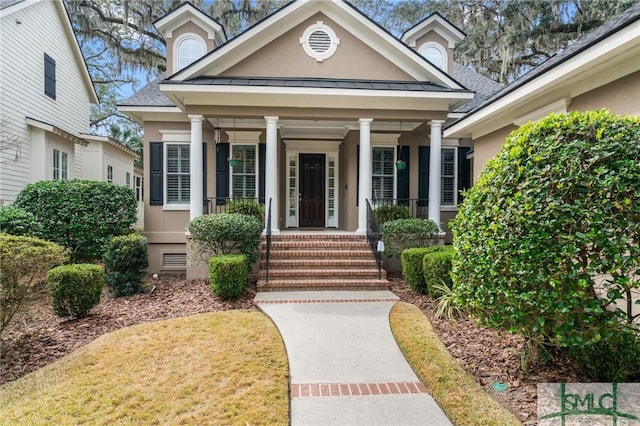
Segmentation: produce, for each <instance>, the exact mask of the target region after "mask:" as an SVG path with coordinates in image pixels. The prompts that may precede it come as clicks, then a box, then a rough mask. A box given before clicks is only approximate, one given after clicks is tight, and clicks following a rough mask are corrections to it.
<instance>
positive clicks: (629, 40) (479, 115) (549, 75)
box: [443, 24, 640, 138]
mask: <svg viewBox="0 0 640 426" xmlns="http://www.w3.org/2000/svg"><path fill="white" fill-rule="evenodd" d="M638 39H640V26H639V25H637V24H633V25H629V26H627V27H626V28H623V29H622V30H621V31H619V32H617V33H616V34H614V35H612V36H610V37H608V38H607V39H605V40H602V41H601V42H599V43H598V44H596V45H594V46H591V47H589V48H588V49H586V50H584V51H582V52H580V53H578V54H576V55H575V56H573V57H571V58H569V59H567V60H565V61H564V62H562V63H560V64H558V65H556V66H555V67H553V68H551V69H549V70H547V71H546V72H545V73H543V74H541V75H539V76H537V77H536V78H534V79H533V80H531V81H529V82H527V83H525V84H524V85H523V86H521V87H518V88H517V89H515V90H514V91H512V92H510V93H508V94H507V95H505V96H503V97H502V98H500V99H498V100H496V101H494V102H492V103H490V104H489V105H487V106H486V107H484V108H482V109H480V110H478V111H476V112H475V113H473V114H472V115H470V116H467V117H466V118H463V119H462V120H460V121H459V122H457V123H455V124H454V125H452V126H451V127H449V128H447V129H445V130H444V132H443V136H444V137H462V136H468V135H472V136H473V138H478V137H481V136H484V135H486V134H488V133H491V132H492V131H495V130H497V129H500V128H502V127H504V126H507V125H508V124H510V123H512V122H513V121H514V119H515V118H516V117H509V116H508V114H509V113H510V108H511V107H512V106H513V105H514V104H516V103H520V104H523V103H525V102H526V101H527V99H528V98H532V97H534V96H535V97H540V96H542V95H543V94H551V92H552V91H557V90H558V86H559V85H561V84H564V85H567V86H568V85H571V84H572V83H573V82H572V79H573V78H575V77H576V76H579V75H580V74H582V73H584V72H586V71H588V70H589V69H591V68H592V67H594V66H595V65H596V64H598V63H600V62H603V61H607V60H608V59H609V58H611V56H615V55H616V54H617V53H619V52H624V51H625V50H627V49H631V48H634V47H637V46H638ZM499 116H501V118H502V120H501V121H497V120H495V119H494V121H495V124H494V125H493V126H492V127H490V128H489V127H487V128H485V130H484V131H483V132H482V134H479V133H474V132H473V129H474V127H475V126H477V125H478V124H483V125H484V124H486V123H487V121H488V120H491V118H492V117H499Z"/></svg>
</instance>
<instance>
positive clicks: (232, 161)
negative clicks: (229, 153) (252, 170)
mask: <svg viewBox="0 0 640 426" xmlns="http://www.w3.org/2000/svg"><path fill="white" fill-rule="evenodd" d="M229 165H230V166H231V167H238V166H239V165H240V160H238V159H237V158H231V159H229Z"/></svg>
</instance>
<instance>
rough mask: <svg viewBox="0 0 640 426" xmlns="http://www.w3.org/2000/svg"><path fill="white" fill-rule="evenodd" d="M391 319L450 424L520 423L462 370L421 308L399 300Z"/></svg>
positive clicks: (399, 340) (404, 348) (408, 355)
mask: <svg viewBox="0 0 640 426" xmlns="http://www.w3.org/2000/svg"><path fill="white" fill-rule="evenodd" d="M390 322H391V329H392V330H393V334H394V336H395V338H396V341H397V342H398V345H399V346H400V349H402V353H404V356H405V357H406V358H407V360H408V361H409V364H410V365H411V367H412V368H413V370H414V371H415V372H416V374H417V375H418V377H419V378H420V380H421V381H422V382H423V383H424V384H425V385H426V386H427V387H428V388H429V391H430V392H431V395H432V396H433V398H434V399H435V400H436V401H437V403H438V405H439V406H440V407H441V408H442V409H443V410H444V412H445V413H446V414H447V417H449V419H450V420H451V422H452V423H453V424H455V425H457V426H463V425H469V426H475V425H486V426H490V425H496V426H497V425H520V424H521V423H520V421H519V420H518V419H517V417H515V416H514V415H513V414H511V413H510V412H508V411H507V410H506V409H505V408H504V407H503V406H502V405H500V404H499V403H498V402H497V401H495V400H494V399H492V398H491V397H490V396H489V395H488V394H487V393H486V392H485V391H484V390H483V389H482V388H481V387H480V386H478V384H477V383H476V382H475V381H474V380H473V378H472V377H471V376H470V375H469V374H467V373H466V372H465V371H464V369H463V368H462V367H461V366H460V364H459V363H458V361H456V359H455V358H454V357H453V356H451V354H450V353H449V352H448V351H447V349H446V348H445V347H444V344H443V343H442V341H441V340H440V338H439V337H438V335H437V334H436V333H435V331H434V330H433V328H432V327H431V323H430V322H429V320H428V319H427V317H425V316H424V314H423V313H422V312H421V311H420V309H418V308H417V307H415V306H414V305H410V304H408V303H403V302H398V303H396V304H395V306H394V307H393V309H392V310H391V315H390Z"/></svg>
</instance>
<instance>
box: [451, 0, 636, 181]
mask: <svg viewBox="0 0 640 426" xmlns="http://www.w3.org/2000/svg"><path fill="white" fill-rule="evenodd" d="M601 108H606V109H608V110H609V111H610V112H612V113H614V114H620V115H636V116H637V115H640V3H636V4H635V5H633V6H631V7H630V8H628V9H627V10H625V11H624V12H622V13H621V14H619V15H618V16H616V17H614V18H612V19H611V20H609V21H608V22H606V23H605V24H604V25H602V26H601V27H600V28H598V29H596V30H594V31H593V32H591V33H589V34H587V35H585V36H584V37H582V38H581V39H579V40H577V41H576V42H574V43H573V44H571V45H569V46H568V47H567V48H566V49H564V50H563V51H561V52H559V53H558V54H556V55H555V56H553V57H551V58H550V59H549V60H547V61H546V62H544V63H543V64H541V65H539V66H538V67H536V68H534V69H533V70H531V71H530V72H529V73H527V74H525V75H524V76H522V77H521V78H519V79H517V80H515V81H514V82H512V83H511V84H509V85H507V86H505V87H504V88H502V89H501V90H499V91H497V92H496V93H495V94H494V95H493V96H491V97H489V98H488V99H486V100H485V101H484V102H481V103H479V104H478V105H477V106H476V107H475V108H472V109H471V110H470V111H468V112H467V113H466V114H465V115H464V117H463V118H461V119H459V120H458V121H456V122H455V123H453V124H451V125H447V126H446V128H445V129H444V132H443V134H444V137H445V138H470V139H471V140H472V141H473V147H474V150H473V152H472V153H471V154H470V155H469V157H471V158H473V176H474V180H477V178H478V175H479V174H480V171H481V170H482V168H483V167H484V165H485V164H486V162H487V161H488V160H489V159H491V158H493V157H494V156H495V155H496V154H497V153H498V152H499V151H500V148H501V146H502V144H503V143H504V141H505V138H506V137H507V135H508V134H509V133H511V131H513V130H515V129H516V128H517V127H518V126H520V125H522V124H524V123H527V122H528V121H535V120H539V119H540V118H542V117H545V116H547V115H549V114H550V113H552V112H555V113H563V112H567V111H587V110H593V109H601Z"/></svg>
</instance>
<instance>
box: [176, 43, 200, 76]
mask: <svg viewBox="0 0 640 426" xmlns="http://www.w3.org/2000/svg"><path fill="white" fill-rule="evenodd" d="M204 53H205V52H204V46H203V44H202V41H200V40H199V39H198V38H196V37H195V36H187V37H185V38H183V39H182V40H180V41H178V46H177V48H176V58H177V69H176V72H177V71H180V70H181V69H183V68H184V67H186V66H188V65H190V64H192V63H193V62H195V61H196V60H198V59H200V58H201V57H202V56H204Z"/></svg>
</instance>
